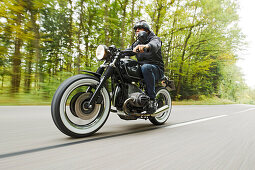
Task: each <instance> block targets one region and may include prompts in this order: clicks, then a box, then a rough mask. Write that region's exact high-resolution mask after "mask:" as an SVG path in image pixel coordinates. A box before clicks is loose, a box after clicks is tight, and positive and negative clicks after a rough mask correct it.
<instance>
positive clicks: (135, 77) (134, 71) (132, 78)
mask: <svg viewBox="0 0 255 170" xmlns="http://www.w3.org/2000/svg"><path fill="white" fill-rule="evenodd" d="M120 72H121V74H122V76H123V78H124V80H126V81H128V82H137V81H139V80H141V79H143V75H142V71H141V67H140V65H139V63H138V62H137V61H136V60H133V59H121V60H120Z"/></svg>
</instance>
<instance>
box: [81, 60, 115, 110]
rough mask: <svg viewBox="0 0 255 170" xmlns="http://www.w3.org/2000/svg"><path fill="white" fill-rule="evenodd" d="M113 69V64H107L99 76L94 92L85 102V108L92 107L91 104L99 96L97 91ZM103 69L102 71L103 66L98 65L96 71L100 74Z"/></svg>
mask: <svg viewBox="0 0 255 170" xmlns="http://www.w3.org/2000/svg"><path fill="white" fill-rule="evenodd" d="M113 70H114V66H113V65H109V66H108V67H107V68H106V70H105V72H104V74H103V75H102V76H101V78H100V82H99V84H98V86H97V88H96V90H95V92H94V93H93V95H92V97H91V98H90V100H89V101H88V102H87V103H85V108H86V109H88V108H92V106H93V105H94V104H95V102H96V100H97V99H98V98H99V93H100V90H101V88H102V87H103V86H104V83H105V82H106V80H107V79H108V78H109V77H110V76H111V75H112V73H113ZM103 71H104V68H103V67H99V68H98V70H97V72H96V73H98V74H102V73H103Z"/></svg>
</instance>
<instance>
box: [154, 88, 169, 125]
mask: <svg viewBox="0 0 255 170" xmlns="http://www.w3.org/2000/svg"><path fill="white" fill-rule="evenodd" d="M156 101H157V103H158V108H160V107H162V106H164V105H168V106H169V109H168V110H167V111H165V112H163V113H161V114H160V115H158V116H156V117H149V120H150V121H151V123H153V124H154V125H162V124H164V123H165V122H166V121H167V119H168V118H169V116H170V113H171V109H172V100H171V96H170V94H169V92H168V91H167V90H166V88H164V87H159V88H158V89H156Z"/></svg>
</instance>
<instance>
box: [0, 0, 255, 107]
mask: <svg viewBox="0 0 255 170" xmlns="http://www.w3.org/2000/svg"><path fill="white" fill-rule="evenodd" d="M238 8H239V5H238V2H237V1H235V0H150V1H149V0H147V1H142V0H1V2H0V83H1V84H0V87H1V88H0V89H1V90H0V94H1V96H2V97H4V96H9V97H11V98H15V97H17V96H23V98H26V96H27V97H31V98H33V97H35V96H37V97H38V98H41V99H43V100H50V99H51V98H52V96H53V95H54V92H55V90H56V88H57V87H58V86H59V85H60V83H61V82H63V81H64V80H65V79H66V78H68V77H70V76H72V75H75V74H78V73H80V72H81V70H91V71H95V70H96V69H97V68H98V66H99V65H100V64H102V63H101V62H99V61H97V60H96V58H95V51H96V48H97V46H98V45H100V44H104V45H106V46H110V45H115V46H116V47H117V48H120V49H125V48H127V47H129V46H130V45H131V44H132V43H133V42H134V41H135V40H136V37H135V32H134V30H133V26H134V24H135V22H137V21H139V20H141V19H144V20H146V21H147V22H148V23H149V24H150V26H151V28H152V30H153V32H154V33H155V34H156V35H157V36H159V37H160V38H161V40H162V42H163V45H162V53H163V60H164V64H165V75H167V76H168V77H170V79H172V80H174V82H175V86H176V90H175V91H173V92H171V93H172V97H173V99H174V100H184V99H193V100H199V99H203V98H206V97H216V98H221V99H228V100H231V101H234V102H241V103H250V104H254V102H253V101H254V100H255V91H254V90H252V89H250V88H249V87H247V85H246V84H245V82H244V79H243V75H242V73H241V72H240V69H239V68H238V67H237V66H236V62H237V61H238V59H239V56H238V55H237V53H238V52H239V51H241V50H243V49H244V48H245V46H246V42H245V36H244V35H243V33H242V31H241V30H240V28H239V27H238V21H239V16H238V13H237V10H238Z"/></svg>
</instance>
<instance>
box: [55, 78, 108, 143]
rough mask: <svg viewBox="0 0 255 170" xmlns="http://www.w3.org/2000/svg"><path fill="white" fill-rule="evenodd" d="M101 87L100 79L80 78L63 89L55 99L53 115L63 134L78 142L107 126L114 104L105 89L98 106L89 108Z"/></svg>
mask: <svg viewBox="0 0 255 170" xmlns="http://www.w3.org/2000/svg"><path fill="white" fill-rule="evenodd" d="M98 83H99V81H98V79H97V78H96V77H93V76H90V75H83V74H79V75H76V76H73V77H70V78H69V79H67V80H65V81H64V82H63V83H62V84H61V85H60V86H59V88H58V89H57V91H56V92H55V95H54V97H53V99H52V103H51V114H52V118H53V121H54V123H55V125H56V126H57V128H58V129H59V130H60V131H61V132H63V133H64V134H66V135H68V136H71V137H74V138H78V137H85V136H89V135H92V134H93V133H95V132H96V131H98V130H99V129H100V128H101V127H102V126H103V125H104V123H105V122H106V120H107V118H108V116H109V113H110V103H111V102H110V96H109V93H108V91H107V90H106V88H105V87H103V88H102V89H101V91H100V95H99V97H98V99H97V102H96V103H95V104H94V105H93V106H92V107H91V108H89V109H86V108H85V103H86V102H88V101H89V99H90V98H91V96H92V94H93V93H94V91H95V89H96V86H97V85H98Z"/></svg>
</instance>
